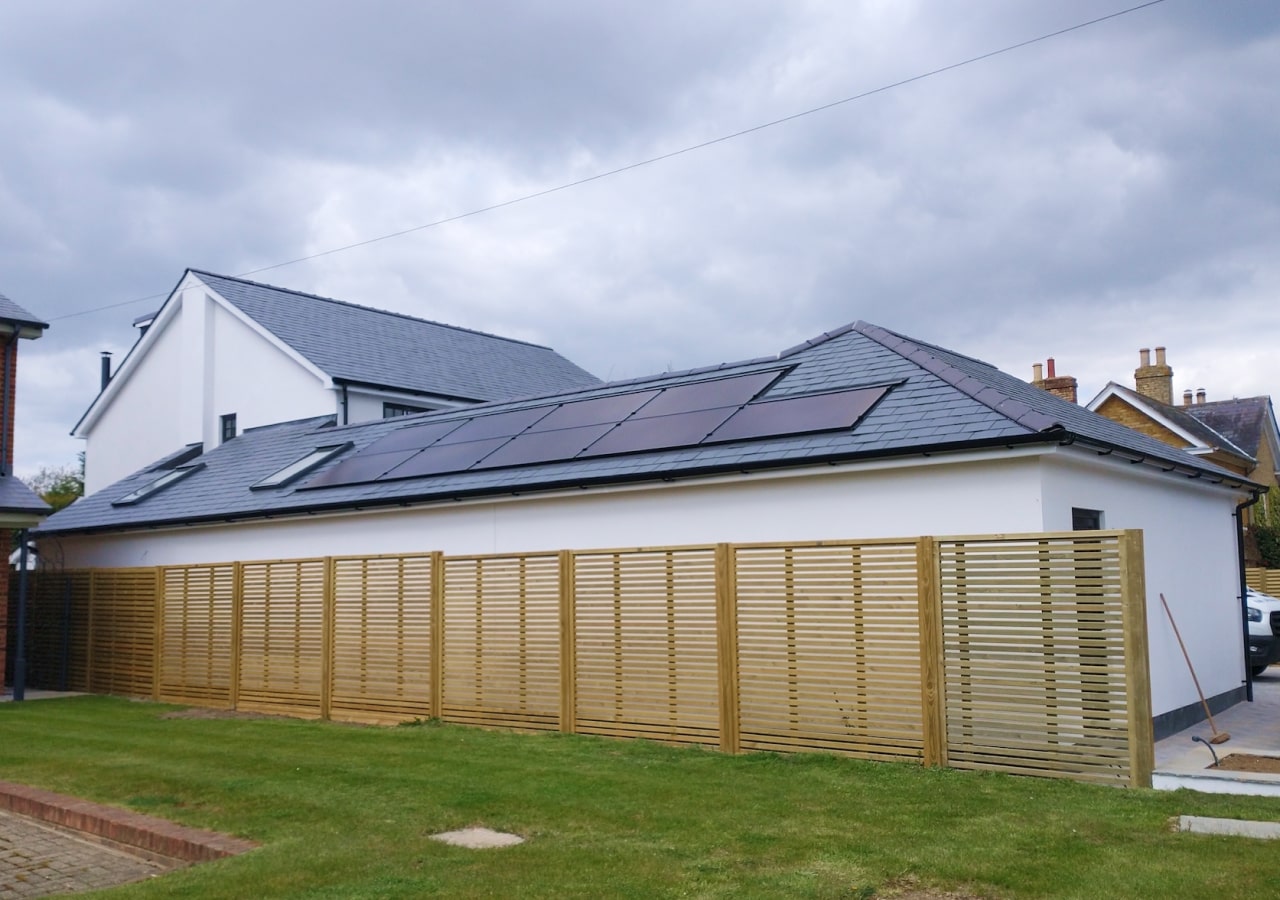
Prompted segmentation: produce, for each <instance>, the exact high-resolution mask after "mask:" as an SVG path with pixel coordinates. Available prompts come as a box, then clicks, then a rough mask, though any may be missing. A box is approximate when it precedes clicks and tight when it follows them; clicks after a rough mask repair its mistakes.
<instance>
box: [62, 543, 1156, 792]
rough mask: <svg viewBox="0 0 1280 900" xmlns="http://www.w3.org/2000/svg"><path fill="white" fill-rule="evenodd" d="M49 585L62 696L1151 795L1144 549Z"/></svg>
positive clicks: (911, 552)
mask: <svg viewBox="0 0 1280 900" xmlns="http://www.w3.org/2000/svg"><path fill="white" fill-rule="evenodd" d="M41 577H44V576H41ZM48 577H49V579H50V580H51V581H54V580H55V578H56V587H54V588H49V587H46V586H44V585H38V586H37V592H38V595H39V596H40V597H44V596H46V595H49V596H53V595H54V594H57V593H58V592H59V591H61V592H62V597H63V601H62V602H63V608H65V609H70V611H71V621H70V622H69V623H67V624H68V627H67V628H66V629H65V639H64V640H63V646H64V647H65V650H64V658H65V660H66V665H65V670H66V672H67V673H68V681H69V682H70V686H71V687H73V688H84V689H88V690H92V691H99V692H104V693H118V694H127V695H133V696H152V697H157V698H160V699H165V700H172V701H175V702H182V703H191V704H200V705H209V706H224V707H233V708H237V709H247V710H260V711H265V712H273V713H282V714H289V715H297V716H306V717H319V718H334V719H345V720H352V721H362V722H375V723H382V722H395V721H405V720H410V719H417V718H427V717H439V718H442V719H445V720H448V721H454V722H460V723H468V724H475V725H486V726H500V727H510V728H520V729H528V730H551V729H559V730H562V731H566V732H579V733H590V734H601V735H610V736H615V737H642V738H650V739H657V740H663V741H671V742H677V743H688V744H702V745H708V746H718V747H719V748H721V749H723V750H725V751H728V752H738V751H740V750H781V751H797V750H820V751H826V752H835V753H841V754H847V755H851V756H859V757H864V758H872V759H896V760H914V761H920V762H923V763H925V764H927V765H951V766H955V767H959V768H968V769H991V770H999V771H1008V772H1019V773H1026V774H1037V775H1051V776H1058V777H1068V778H1074V779H1080V780H1090V781H1102V782H1107V783H1122V784H1135V785H1142V784H1149V783H1150V772H1151V762H1152V760H1151V757H1152V746H1153V743H1152V737H1151V710H1150V697H1149V686H1148V681H1147V678H1148V675H1147V659H1146V634H1145V587H1144V585H1143V580H1142V546H1141V534H1140V533H1139V532H1114V531H1113V532H1087V533H1067V534H1054V535H1019V536H999V537H997V536H978V537H957V538H940V539H934V538H919V539H915V540H875V541H831V542H821V543H791V544H782V543H771V544H743V545H729V544H720V545H701V546H685V547H661V548H630V549H620V550H585V551H561V552H559V553H532V554H509V555H492V556H466V557H463V556H451V557H444V556H442V555H440V554H438V553H422V554H409V555H403V556H377V557H336V558H323V559H301V560H279V561H267V562H242V563H233V564H224V565H208V566H171V567H164V568H160V569H124V570H96V571H94V572H92V573H89V572H79V573H68V574H66V575H65V576H63V575H58V576H53V575H49V576H48ZM42 602H43V601H42Z"/></svg>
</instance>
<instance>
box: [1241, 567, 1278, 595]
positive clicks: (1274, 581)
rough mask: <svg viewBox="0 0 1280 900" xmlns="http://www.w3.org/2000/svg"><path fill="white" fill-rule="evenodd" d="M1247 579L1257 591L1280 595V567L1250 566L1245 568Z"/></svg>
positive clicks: (1250, 585)
mask: <svg viewBox="0 0 1280 900" xmlns="http://www.w3.org/2000/svg"><path fill="white" fill-rule="evenodd" d="M1245 580H1246V581H1248V583H1249V587H1251V588H1253V589H1254V590H1255V591H1262V593H1264V594H1270V595H1271V596H1273V597H1280V569H1258V568H1249V569H1246V570H1245Z"/></svg>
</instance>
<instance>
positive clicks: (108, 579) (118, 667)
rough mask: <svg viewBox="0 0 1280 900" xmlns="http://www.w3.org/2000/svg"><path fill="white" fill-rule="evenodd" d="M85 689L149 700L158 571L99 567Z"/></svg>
mask: <svg viewBox="0 0 1280 900" xmlns="http://www.w3.org/2000/svg"><path fill="white" fill-rule="evenodd" d="M90 591H91V595H92V596H91V603H90V605H91V610H90V613H89V616H90V623H91V628H90V630H89V633H88V643H89V647H88V659H89V666H88V689H89V690H90V691H93V692H95V693H100V694H123V695H125V696H129V697H150V696H152V695H153V693H154V690H155V662H156V659H155V655H156V654H155V650H156V609H157V605H158V604H157V597H156V570H155V569H99V570H97V571H95V572H94V573H93V576H92V579H91V584H90Z"/></svg>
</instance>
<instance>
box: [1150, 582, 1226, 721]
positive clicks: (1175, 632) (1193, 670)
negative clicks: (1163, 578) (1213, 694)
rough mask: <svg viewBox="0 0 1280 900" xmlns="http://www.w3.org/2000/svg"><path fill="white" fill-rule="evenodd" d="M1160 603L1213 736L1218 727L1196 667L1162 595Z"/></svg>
mask: <svg viewBox="0 0 1280 900" xmlns="http://www.w3.org/2000/svg"><path fill="white" fill-rule="evenodd" d="M1160 602H1161V603H1162V604H1164V614H1165V615H1166V616H1168V617H1169V624H1170V625H1172V626H1173V636H1174V637H1176V638H1177V639H1178V646H1179V647H1181V648H1182V658H1183V659H1185V660H1186V661H1187V668H1188V669H1189V670H1190V671H1191V680H1192V681H1193V682H1195V685H1196V693H1197V694H1199V695H1200V705H1201V706H1203V707H1204V714H1205V715H1206V716H1208V717H1209V728H1211V729H1212V730H1213V733H1214V734H1217V733H1218V726H1217V725H1215V724H1213V713H1211V712H1209V704H1208V703H1206V702H1205V699H1204V691H1202V690H1200V679H1199V678H1197V677H1196V667H1195V666H1193V665H1191V657H1190V656H1189V655H1188V654H1187V645H1186V644H1184V643H1182V635H1181V634H1179V633H1178V623H1177V622H1175V621H1174V620H1173V612H1172V611H1171V610H1170V609H1169V601H1168V600H1166V599H1164V594H1161V595H1160Z"/></svg>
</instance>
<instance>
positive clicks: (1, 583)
mask: <svg viewBox="0 0 1280 900" xmlns="http://www.w3.org/2000/svg"><path fill="white" fill-rule="evenodd" d="M0 348H3V352H0V367H2V366H4V362H5V356H6V355H7V356H8V357H9V389H8V391H7V396H6V397H4V398H3V413H4V421H3V422H0V428H3V429H4V470H5V473H6V474H9V475H12V474H13V404H14V400H15V399H16V398H17V396H18V392H17V390H16V388H17V384H18V342H17V341H14V342H13V343H12V344H10V343H9V337H8V336H7V335H6V336H4V337H3V338H0ZM0 378H3V369H2V368H0ZM12 546H13V533H12V532H10V531H7V530H0V550H3V551H4V556H3V557H2V558H0V559H2V561H3V565H4V575H3V577H0V610H4V614H3V615H0V679H3V677H4V675H3V673H4V671H5V664H6V662H7V660H6V659H5V654H6V652H7V651H8V648H9V634H8V631H9V626H8V623H9V548H10V547H12Z"/></svg>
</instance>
